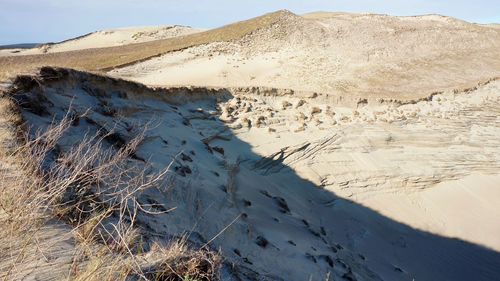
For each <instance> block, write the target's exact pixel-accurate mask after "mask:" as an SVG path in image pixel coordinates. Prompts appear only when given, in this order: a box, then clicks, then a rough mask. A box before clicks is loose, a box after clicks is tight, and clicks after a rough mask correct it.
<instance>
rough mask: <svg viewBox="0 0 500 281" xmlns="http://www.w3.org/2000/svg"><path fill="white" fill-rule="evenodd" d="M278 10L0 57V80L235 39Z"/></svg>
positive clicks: (104, 65) (99, 66)
mask: <svg viewBox="0 0 500 281" xmlns="http://www.w3.org/2000/svg"><path fill="white" fill-rule="evenodd" d="M282 13H284V11H277V12H274V13H269V14H265V15H263V16H260V17H256V18H252V19H249V20H245V21H240V22H236V23H233V24H229V25H225V26H222V27H219V28H216V29H211V30H208V31H204V32H200V33H195V34H190V35H185V36H179V37H174V38H168V39H163V40H156V41H151V42H145V43H137V44H130V45H125V46H119V47H109V48H99V49H86V50H79V51H70V52H61V53H51V54H42V55H27V56H12V57H0V80H5V79H7V78H9V77H11V76H14V75H16V74H18V73H23V72H30V71H33V70H34V69H35V68H37V67H41V66H45V65H53V66H61V67H71V68H75V69H78V70H85V71H94V72H99V71H106V70H109V69H112V68H114V67H119V66H125V65H129V64H133V63H136V62H139V61H144V60H147V59H149V58H152V57H156V56H159V55H162V54H165V53H168V52H172V51H177V50H182V49H185V48H189V47H192V46H197V45H202V44H207V43H211V42H220V41H231V40H235V39H238V38H241V37H243V36H244V35H246V34H249V33H251V32H253V31H255V30H258V29H260V28H262V27H265V26H268V25H270V24H272V23H274V22H275V21H276V20H277V19H278V18H279V16H280V15H281V14H282Z"/></svg>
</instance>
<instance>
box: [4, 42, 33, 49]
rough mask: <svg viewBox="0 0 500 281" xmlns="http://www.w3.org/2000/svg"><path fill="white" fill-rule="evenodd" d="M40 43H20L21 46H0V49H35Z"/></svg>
mask: <svg viewBox="0 0 500 281" xmlns="http://www.w3.org/2000/svg"><path fill="white" fill-rule="evenodd" d="M38 44H40V43H21V44H11V45H0V49H30V48H33V47H35V46H36V45H38Z"/></svg>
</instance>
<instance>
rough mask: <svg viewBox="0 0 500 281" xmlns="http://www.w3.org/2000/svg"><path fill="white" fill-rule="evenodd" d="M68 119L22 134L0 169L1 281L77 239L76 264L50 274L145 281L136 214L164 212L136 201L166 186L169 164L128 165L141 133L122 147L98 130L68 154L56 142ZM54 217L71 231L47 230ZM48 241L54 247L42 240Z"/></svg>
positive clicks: (33, 268) (31, 268) (18, 275)
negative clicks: (152, 169) (154, 167)
mask: <svg viewBox="0 0 500 281" xmlns="http://www.w3.org/2000/svg"><path fill="white" fill-rule="evenodd" d="M71 122H72V118H71V117H70V116H69V114H67V115H66V116H65V117H64V118H63V119H62V120H61V121H59V122H58V123H53V124H52V125H51V126H49V127H48V128H47V129H45V130H39V131H37V132H34V133H31V134H28V133H26V134H24V135H23V136H22V137H21V141H19V142H18V145H17V147H16V148H15V149H14V151H13V152H12V153H9V156H5V157H4V158H5V159H4V160H5V161H4V163H8V164H9V165H10V166H9V167H10V169H8V168H9V167H2V169H0V225H1V226H2V227H0V278H2V279H5V280H16V279H20V278H21V277H22V276H24V275H23V274H26V272H27V271H29V272H34V271H36V270H37V267H36V266H37V264H38V263H37V261H38V260H41V259H45V260H48V258H47V257H46V256H45V254H44V253H46V252H50V251H51V252H54V251H57V249H54V248H53V247H54V245H55V244H57V241H60V240H64V239H71V238H72V239H73V241H74V244H73V246H74V249H73V251H72V253H71V254H70V255H72V256H70V257H68V258H70V259H72V260H73V262H72V264H71V265H70V266H69V268H68V267H67V266H62V267H61V266H57V264H53V265H52V266H53V267H54V270H57V273H56V272H54V273H52V274H57V275H58V276H59V275H62V276H67V278H70V277H71V278H72V279H75V280H117V279H124V278H125V276H128V275H131V274H133V275H135V276H138V277H139V278H140V279H147V278H146V275H145V273H144V272H143V271H144V265H141V264H140V263H139V262H138V256H139V255H140V253H141V252H142V249H141V245H140V243H138V241H140V236H141V234H140V229H139V228H138V227H136V225H135V218H136V216H137V214H138V212H145V213H147V214H150V215H155V214H159V213H162V212H155V211H151V208H150V206H147V205H143V204H139V203H138V201H137V200H136V196H137V195H139V194H140V193H141V192H142V191H144V190H146V189H148V188H151V187H155V188H159V189H161V188H162V187H164V188H166V187H167V186H166V184H167V181H166V175H167V173H168V170H169V168H170V166H168V167H166V168H165V169H164V170H163V171H160V172H158V173H148V172H147V171H148V170H149V169H148V166H147V165H146V164H144V163H143V162H141V161H133V160H131V159H132V157H131V155H133V154H134V151H135V149H136V147H137V145H138V144H139V143H140V142H141V140H142V138H143V136H144V130H143V131H142V132H139V133H138V134H137V136H136V137H135V138H133V139H132V140H130V141H128V142H127V143H126V144H125V145H124V146H122V147H120V148H116V147H110V148H104V147H105V146H103V142H104V140H105V139H106V137H108V135H109V134H112V132H107V133H106V134H102V132H97V133H96V134H94V135H87V136H85V137H84V138H83V140H82V141H81V142H80V143H78V144H75V145H74V146H72V147H70V148H68V149H67V150H63V149H62V148H61V147H60V146H59V145H58V141H59V140H60V139H61V138H62V137H63V135H64V133H65V132H66V131H67V129H68V128H69V127H70V126H71ZM5 165H7V164H4V166H5ZM13 171H14V172H13ZM168 211H170V210H167V211H163V212H168ZM54 218H56V219H58V220H59V221H60V222H59V223H57V224H62V225H64V224H66V225H70V226H71V228H69V229H67V230H66V231H59V232H56V235H54V233H53V232H47V229H49V230H50V229H51V228H50V225H51V224H50V223H49V222H52V221H54ZM61 222H62V223H61ZM48 234H50V235H49V236H50V237H49V238H47V235H48ZM45 238H47V239H46V240H49V242H50V243H45V244H43V243H40V241H41V240H43V239H45ZM200 251H201V250H200ZM189 253H191V252H189ZM55 254H56V255H65V253H57V252H56V253H55ZM66 255H68V254H67V253H66ZM200 255H208V253H205V252H203V254H202V253H200ZM214 262H216V260H214ZM175 268H177V267H175ZM181 268H182V266H181ZM203 268H205V267H203ZM210 268H212V267H210ZM179 270H180V269H179ZM183 270H184V269H183ZM190 270H191V269H189V270H187V271H186V272H188V273H190V272H191V271H190ZM207 270H208V269H207ZM210 270H212V269H210ZM201 271H202V270H201V269H200V272H201ZM174 272H175V271H174ZM182 272H184V271H182ZM207 274H209V275H210V274H214V273H213V272H212V271H210V272H209V273H207ZM196 276H201V275H196ZM53 277H54V276H52V278H53Z"/></svg>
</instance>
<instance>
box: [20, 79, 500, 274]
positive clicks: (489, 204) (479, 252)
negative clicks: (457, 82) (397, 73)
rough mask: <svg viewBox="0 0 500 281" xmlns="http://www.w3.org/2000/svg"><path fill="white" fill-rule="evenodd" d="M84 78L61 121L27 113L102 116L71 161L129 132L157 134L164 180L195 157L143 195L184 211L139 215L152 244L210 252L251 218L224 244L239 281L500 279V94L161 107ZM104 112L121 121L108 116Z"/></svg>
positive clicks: (161, 101)
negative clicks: (259, 277) (112, 135)
mask: <svg viewBox="0 0 500 281" xmlns="http://www.w3.org/2000/svg"><path fill="white" fill-rule="evenodd" d="M78 77H79V76H77V80H76V81H75V82H73V83H68V82H66V81H63V82H62V83H61V84H57V83H56V84H53V85H52V86H51V87H46V88H45V93H46V95H47V97H48V98H49V100H50V102H51V104H53V106H50V107H48V108H47V109H48V110H49V111H50V112H51V115H50V116H45V117H40V116H37V115H34V114H31V113H28V112H24V116H25V118H26V120H27V122H28V124H30V125H34V126H35V128H36V127H44V126H46V124H48V123H49V122H51V120H52V118H53V116H59V118H60V116H62V115H61V113H63V112H64V110H65V108H67V106H68V104H69V103H72V108H73V110H74V111H75V112H85V111H86V109H87V108H88V107H92V108H93V110H91V111H90V112H89V115H88V117H89V118H91V119H92V121H93V122H87V121H84V120H81V121H80V124H79V125H77V126H74V127H71V128H70V130H69V132H68V134H67V135H66V136H65V137H64V138H63V139H62V140H61V142H60V146H61V149H63V150H65V149H68V148H69V147H70V146H72V145H74V144H75V143H78V141H79V140H81V139H82V137H83V134H84V133H86V132H88V131H89V130H90V132H93V131H95V130H97V129H98V128H99V127H96V126H95V125H93V123H94V122H97V123H98V124H100V126H104V127H106V128H111V127H113V126H115V125H116V127H117V128H118V132H119V133H120V134H121V135H122V136H123V137H124V138H129V137H131V134H133V130H132V131H131V132H129V131H127V130H125V129H124V128H126V127H127V126H128V125H127V124H144V123H146V122H151V121H152V122H153V123H152V124H153V125H152V126H151V129H150V130H149V131H148V132H147V135H146V139H145V141H144V142H143V143H142V144H141V145H140V147H139V149H138V150H137V151H136V155H137V156H139V157H142V158H144V159H148V163H150V164H151V165H152V171H158V170H161V169H163V168H164V167H166V166H167V165H168V164H169V163H170V161H172V159H174V158H175V157H176V155H178V153H179V152H183V153H184V154H186V155H187V156H189V158H190V160H189V159H188V158H184V157H177V158H176V159H175V160H174V161H175V163H174V165H173V170H172V174H171V175H172V185H171V187H170V189H169V190H167V191H165V190H158V189H156V188H152V189H148V190H146V191H145V192H143V193H142V194H140V195H138V200H139V201H141V202H143V201H144V202H158V203H159V204H162V205H164V206H165V207H166V208H172V207H177V208H176V209H175V211H173V212H171V213H168V214H163V215H158V216H155V217H154V218H152V217H151V216H150V215H147V214H140V215H139V216H138V220H139V221H140V224H145V225H148V226H149V228H147V229H151V231H152V233H154V234H155V236H154V237H155V238H154V239H158V237H163V236H162V235H166V237H168V235H170V234H174V235H179V234H182V233H185V232H186V231H187V232H188V233H191V236H190V237H191V239H194V240H196V241H199V242H200V243H204V242H203V241H207V240H209V239H210V238H212V237H214V236H215V235H217V233H219V231H220V230H221V229H224V228H225V227H226V226H228V224H230V223H231V221H233V219H234V218H236V217H238V216H240V218H239V219H237V221H236V222H235V223H234V224H232V225H231V226H230V227H229V228H228V229H227V230H225V231H224V232H223V233H222V234H221V235H220V236H219V237H218V238H217V239H215V240H214V241H213V242H212V246H213V247H214V248H215V249H218V248H220V249H221V251H222V253H223V254H224V256H225V258H226V259H228V261H230V262H233V263H235V266H236V272H239V274H243V273H244V272H247V271H246V270H248V269H250V270H255V271H257V272H259V273H260V274H263V275H265V276H267V278H269V279H272V280H275V279H277V278H278V277H279V278H283V279H284V280H305V279H309V278H312V280H324V279H325V278H326V276H327V274H328V272H331V278H333V279H334V280H337V279H340V278H341V277H342V276H347V275H348V274H351V273H349V272H352V274H353V276H354V277H355V278H356V279H357V280H398V281H399V280H492V279H495V278H496V276H498V275H499V274H500V272H499V271H498V270H499V268H500V254H499V253H498V250H499V249H500V248H499V246H500V244H499V240H498V237H500V235H499V227H498V223H496V222H498V216H499V213H498V207H497V206H498V198H499V197H498V194H499V189H498V187H499V186H498V180H499V178H500V176H499V173H498V171H499V169H500V155H499V154H498V153H496V152H497V151H498V147H499V145H500V143H499V140H500V137H499V134H500V130H499V128H500V120H499V119H498V114H497V113H498V112H500V81H497V82H491V83H490V84H488V85H485V86H481V87H480V88H479V89H477V90H475V91H473V92H459V93H453V92H449V93H444V94H441V95H436V96H434V98H433V100H432V101H422V102H419V103H415V104H408V105H402V106H397V105H396V104H392V103H389V104H373V105H370V104H368V105H366V106H359V108H349V107H343V106H337V105H335V104H333V103H331V104H325V97H323V96H318V97H315V98H312V97H311V98H307V97H305V96H300V93H297V94H296V95H285V93H284V92H275V93H272V92H267V93H264V92H262V93H261V94H254V93H252V92H251V91H250V90H247V89H242V90H241V91H240V92H238V91H233V93H232V97H231V96H230V97H231V98H230V99H228V100H226V98H225V97H224V96H221V95H219V96H211V95H212V94H210V93H203V91H202V90H200V92H198V93H196V92H195V93H194V95H193V94H189V93H188V90H186V89H185V90H183V92H182V93H180V94H176V93H175V91H174V94H167V93H166V92H165V93H156V96H157V98H153V94H147V93H144V92H141V93H136V92H135V91H134V90H132V89H131V88H127V87H124V86H123V83H121V84H120V83H119V84H116V83H111V82H109V83H108V84H102V83H103V82H102V81H101V82H99V83H97V82H95V81H94V82H92V79H88V78H85V77H81V78H78ZM83 79H85V80H87V81H90V82H85V83H83V84H82V83H81V82H80V81H81V80H83ZM93 83H95V84H93ZM82 85H90V88H92V87H104V89H108V94H109V95H111V96H110V97H101V98H97V97H96V96H95V95H89V94H88V93H87V91H88V90H84V89H83V88H82ZM94 85H95V86H94ZM112 87H113V88H114V87H117V88H116V89H121V90H124V91H126V92H127V94H128V98H126V99H124V98H119V97H118V96H119V95H118V93H117V92H116V91H113V90H111V89H110V88H112ZM73 95H75V98H74V99H73V98H72V96H73ZM98 99H99V100H102V99H105V100H106V103H105V104H107V106H112V107H113V108H115V109H117V111H118V112H120V114H122V116H123V117H120V118H114V117H111V116H106V115H103V114H102V113H100V112H102V111H101V109H100V107H101V106H102V104H103V103H99V101H98ZM186 99H189V100H191V101H190V102H182V100H186ZM300 100H304V101H305V103H303V104H302V105H300V106H298V105H299V104H301V102H300ZM165 101H169V102H176V103H177V105H176V107H175V108H174V107H171V106H170V105H168V104H166V103H165ZM179 103H180V104H179ZM99 104H101V105H99ZM288 104H290V105H288ZM283 106H285V108H283ZM316 107H317V108H319V111H318V110H317V109H316ZM333 113H335V114H333ZM302 114H303V115H302ZM214 115H215V116H217V117H216V118H214V119H212V118H211V117H214ZM375 117H376V120H375ZM219 119H220V120H219ZM186 120H189V122H186ZM316 120H317V121H316ZM212 136H218V138H215V139H213V140H212V141H210V142H209V145H210V146H211V147H212V148H214V147H216V146H218V147H221V148H223V150H224V154H221V153H218V152H216V151H213V153H210V152H209V151H208V150H207V149H206V147H205V145H204V144H203V142H202V140H203V139H205V138H210V137H212ZM184 141H185V142H184ZM165 142H167V143H165ZM137 163H142V162H137ZM182 167H189V170H190V173H184V172H181V169H182ZM176 168H177V172H175V171H176ZM318 187H321V188H318ZM151 200H154V201H151ZM158 235H159V236H158ZM454 238H459V239H460V240H456V239H454ZM263 239H265V240H263ZM259 241H260V242H259ZM262 241H267V243H266V242H262ZM463 241H465V242H463ZM259 244H260V246H259ZM487 248H490V249H495V250H497V252H493V251H490V250H488V249H487ZM235 249H237V251H235ZM329 263H331V265H330V264H329ZM332 266H333V267H332ZM247 273H248V272H247ZM240 276H241V275H240ZM227 278H228V280H232V279H230V278H229V277H227Z"/></svg>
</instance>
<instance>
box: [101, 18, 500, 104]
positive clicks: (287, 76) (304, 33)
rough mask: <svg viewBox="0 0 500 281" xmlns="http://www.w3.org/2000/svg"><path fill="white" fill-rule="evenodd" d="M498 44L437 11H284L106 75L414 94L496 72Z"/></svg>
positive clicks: (481, 28)
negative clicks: (256, 25) (258, 25)
mask: <svg viewBox="0 0 500 281" xmlns="http://www.w3.org/2000/svg"><path fill="white" fill-rule="evenodd" d="M321 15H322V16H321ZM479 42H480V43H479ZM498 46H500V29H498V28H495V27H493V26H492V25H477V24H471V23H467V22H464V21H460V20H457V19H453V18H449V17H443V16H438V15H428V16H417V17H390V16H385V15H374V14H348V13H323V14H319V15H318V14H312V15H311V14H308V15H306V16H305V18H303V17H300V16H297V15H293V14H284V15H282V18H281V19H280V21H279V22H278V23H277V24H275V25H273V26H272V27H269V28H264V29H262V30H259V31H256V32H254V33H252V34H250V35H247V36H245V37H243V38H241V39H240V40H235V41H233V42H231V43H228V42H216V43H212V44H208V45H203V46H197V47H193V48H189V49H186V50H183V51H179V52H174V53H169V54H166V55H164V56H162V57H159V58H154V59H152V60H148V61H145V62H141V63H138V64H135V65H132V66H128V67H125V68H122V69H117V70H115V71H112V72H110V74H112V75H116V76H119V77H125V78H128V79H132V80H136V81H139V82H142V83H145V84H149V85H197V86H221V87H228V86H270V87H278V88H291V89H295V90H308V91H315V92H322V93H330V94H332V93H335V94H339V95H359V96H364V97H366V96H376V97H388V98H395V97H403V98H412V97H415V96H425V95H428V94H430V93H432V92H435V91H440V90H444V89H456V88H466V87H471V86H474V85H475V84H476V83H477V82H478V81H485V80H488V79H489V78H492V77H498V76H500V49H499V48H498Z"/></svg>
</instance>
